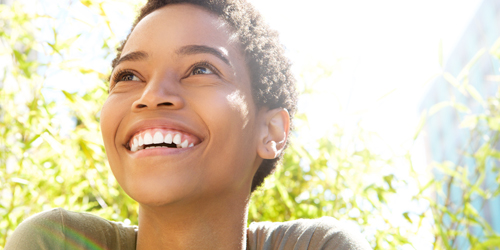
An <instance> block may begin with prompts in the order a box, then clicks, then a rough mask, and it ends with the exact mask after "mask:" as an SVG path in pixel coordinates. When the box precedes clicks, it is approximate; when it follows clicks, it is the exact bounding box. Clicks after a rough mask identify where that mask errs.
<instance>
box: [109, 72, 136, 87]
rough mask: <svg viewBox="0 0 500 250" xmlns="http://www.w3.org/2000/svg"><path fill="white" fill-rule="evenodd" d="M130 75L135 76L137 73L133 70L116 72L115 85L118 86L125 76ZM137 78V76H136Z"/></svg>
mask: <svg viewBox="0 0 500 250" xmlns="http://www.w3.org/2000/svg"><path fill="white" fill-rule="evenodd" d="M128 74H134V75H135V73H134V72H133V71H131V70H128V69H121V70H119V71H118V72H116V74H114V75H113V81H112V82H113V83H114V84H116V83H118V82H121V80H120V79H121V78H122V77H124V76H125V75H128ZM136 76H137V75H136Z"/></svg>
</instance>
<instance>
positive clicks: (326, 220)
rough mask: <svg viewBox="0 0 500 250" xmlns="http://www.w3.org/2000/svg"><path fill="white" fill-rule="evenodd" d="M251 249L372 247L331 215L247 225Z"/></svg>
mask: <svg viewBox="0 0 500 250" xmlns="http://www.w3.org/2000/svg"><path fill="white" fill-rule="evenodd" d="M248 240H249V246H250V249H252V250H253V249H255V250H257V249H258V250H270V249H310V250H313V249H314V250H319V249H335V250H347V249H360V250H361V249H362V250H364V249H371V247H370V245H369V244H368V242H367V241H366V239H364V238H363V236H362V235H361V234H360V233H359V232H357V231H356V230H353V229H351V228H350V227H349V226H347V225H345V224H344V223H341V222H339V221H338V220H336V219H334V218H332V217H322V218H319V219H299V220H294V221H288V222H254V223H252V224H250V226H249V227H248Z"/></svg>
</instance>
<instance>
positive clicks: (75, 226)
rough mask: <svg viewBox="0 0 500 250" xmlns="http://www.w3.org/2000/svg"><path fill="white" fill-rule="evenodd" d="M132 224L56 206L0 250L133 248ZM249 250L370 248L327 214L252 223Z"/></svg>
mask: <svg viewBox="0 0 500 250" xmlns="http://www.w3.org/2000/svg"><path fill="white" fill-rule="evenodd" d="M137 231H138V227H137V226H127V225H124V224H122V223H118V222H112V221H108V220H105V219H102V218H100V217H98V216H95V215H92V214H87V213H76V212H70V211H67V210H64V209H60V208H56V209H52V210H49V211H46V212H42V213H39V214H36V215H34V216H32V217H30V218H28V219H26V220H25V221H23V222H22V223H21V224H19V226H18V228H17V229H16V230H15V231H14V233H13V234H12V235H11V236H10V237H9V238H8V240H7V245H6V246H5V250H14V249H15V250H25V249H26V250H27V249H47V250H48V249H50V250H57V249H120V250H134V249H135V248H136V245H135V244H136V239H137ZM247 237H248V238H247V240H248V246H249V247H250V249H251V250H271V249H280V250H288V249H297V250H299V249H311V250H312V249H335V250H348V249H363V250H364V249H371V248H370V246H369V245H368V242H367V241H366V240H365V239H364V238H363V237H362V236H361V234H360V233H359V232H353V231H351V230H348V229H347V228H346V227H344V226H342V223H340V222H339V221H337V220H335V219H334V218H331V217H323V218H319V219H300V220H295V221H289V222H254V223H251V224H250V226H249V227H248V231H247Z"/></svg>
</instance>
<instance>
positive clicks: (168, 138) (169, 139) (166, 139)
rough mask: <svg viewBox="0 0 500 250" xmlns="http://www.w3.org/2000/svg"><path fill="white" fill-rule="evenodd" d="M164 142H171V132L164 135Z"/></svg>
mask: <svg viewBox="0 0 500 250" xmlns="http://www.w3.org/2000/svg"><path fill="white" fill-rule="evenodd" d="M164 142H165V143H168V144H170V143H172V135H171V134H167V135H166V136H165V140H164Z"/></svg>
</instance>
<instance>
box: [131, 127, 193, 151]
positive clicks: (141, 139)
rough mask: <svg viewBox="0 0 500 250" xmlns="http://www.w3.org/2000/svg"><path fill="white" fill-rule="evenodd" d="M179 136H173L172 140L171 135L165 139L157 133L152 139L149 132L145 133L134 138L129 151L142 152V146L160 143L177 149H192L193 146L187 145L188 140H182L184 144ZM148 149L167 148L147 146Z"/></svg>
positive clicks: (168, 134)
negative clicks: (173, 145)
mask: <svg viewBox="0 0 500 250" xmlns="http://www.w3.org/2000/svg"><path fill="white" fill-rule="evenodd" d="M181 137H182V136H181V134H175V135H174V137H173V138H172V134H171V133H167V135H165V138H163V134H162V133H161V132H160V131H157V132H156V133H155V134H154V137H153V136H151V132H145V133H144V134H143V135H142V136H141V135H138V136H135V137H134V139H133V140H132V141H131V142H130V151H132V152H136V151H139V150H143V149H144V146H143V145H151V144H160V143H163V142H165V143H168V144H172V143H174V144H176V147H177V148H188V147H189V148H190V147H193V146H194V144H193V143H191V144H189V142H188V140H184V142H182V141H181ZM149 148H168V147H167V146H159V145H158V146H153V145H151V146H149V147H147V149H149Z"/></svg>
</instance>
